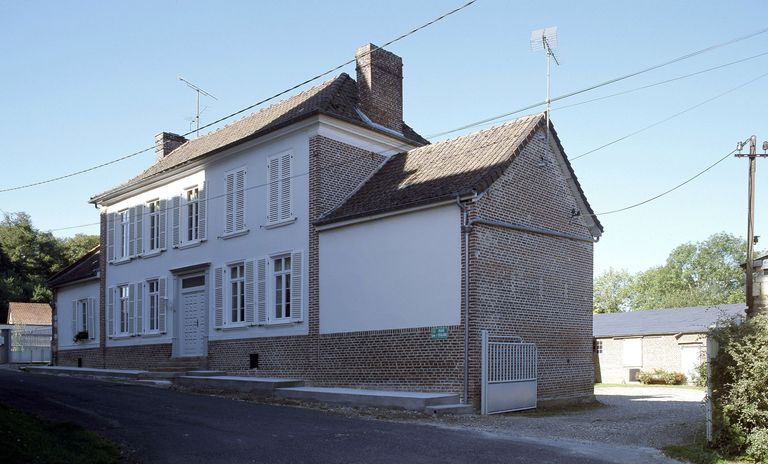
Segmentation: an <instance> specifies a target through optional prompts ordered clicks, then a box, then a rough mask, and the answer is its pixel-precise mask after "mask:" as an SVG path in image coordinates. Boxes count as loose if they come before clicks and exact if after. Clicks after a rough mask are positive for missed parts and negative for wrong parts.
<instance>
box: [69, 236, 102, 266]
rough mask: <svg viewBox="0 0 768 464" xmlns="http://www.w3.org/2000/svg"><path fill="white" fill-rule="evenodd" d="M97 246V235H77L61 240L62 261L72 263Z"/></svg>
mask: <svg viewBox="0 0 768 464" xmlns="http://www.w3.org/2000/svg"><path fill="white" fill-rule="evenodd" d="M98 244H99V236H98V235H86V234H77V235H75V236H74V237H69V238H65V239H63V240H62V246H63V248H64V250H63V251H64V260H65V261H66V262H67V263H74V262H75V261H77V260H78V259H80V258H81V257H82V256H83V255H84V254H86V253H88V252H89V251H91V250H92V249H93V248H94V247H96V246H97V245H98Z"/></svg>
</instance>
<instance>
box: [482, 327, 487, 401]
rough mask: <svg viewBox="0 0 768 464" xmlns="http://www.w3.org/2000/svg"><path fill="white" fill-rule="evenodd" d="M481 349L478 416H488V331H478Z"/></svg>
mask: <svg viewBox="0 0 768 464" xmlns="http://www.w3.org/2000/svg"><path fill="white" fill-rule="evenodd" d="M480 334H481V338H482V347H481V351H480V353H481V354H480V414H482V415H484V416H485V415H487V414H488V331H487V330H482V331H480Z"/></svg>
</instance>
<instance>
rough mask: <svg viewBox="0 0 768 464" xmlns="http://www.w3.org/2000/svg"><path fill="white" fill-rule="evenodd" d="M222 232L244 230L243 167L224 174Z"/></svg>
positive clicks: (229, 232) (228, 232)
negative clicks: (224, 191) (224, 193)
mask: <svg viewBox="0 0 768 464" xmlns="http://www.w3.org/2000/svg"><path fill="white" fill-rule="evenodd" d="M225 185H226V195H225V213H224V233H225V234H233V233H236V232H242V231H244V230H245V169H238V170H237V171H233V172H229V173H227V176H226V181H225Z"/></svg>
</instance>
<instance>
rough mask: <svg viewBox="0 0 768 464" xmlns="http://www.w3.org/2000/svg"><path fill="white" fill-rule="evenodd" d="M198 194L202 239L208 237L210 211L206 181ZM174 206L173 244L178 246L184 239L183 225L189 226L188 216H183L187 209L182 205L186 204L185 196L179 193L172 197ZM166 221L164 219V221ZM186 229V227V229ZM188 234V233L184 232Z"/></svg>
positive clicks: (172, 213)
mask: <svg viewBox="0 0 768 464" xmlns="http://www.w3.org/2000/svg"><path fill="white" fill-rule="evenodd" d="M197 195H198V209H197V211H198V227H199V230H198V239H200V240H206V239H207V229H208V227H207V222H208V218H207V215H208V214H207V213H208V193H207V192H206V189H205V182H203V183H202V185H200V186H199V187H198V189H197ZM171 201H172V204H171V205H172V207H171V216H172V217H171V227H172V229H173V230H172V232H171V245H172V246H173V247H178V246H179V245H180V244H181V242H182V241H183V240H182V227H187V222H186V217H182V215H183V214H184V213H185V209H184V208H182V206H186V201H183V198H182V197H181V196H180V195H177V196H175V197H173V198H172V200H171ZM164 222H165V221H163V223H164ZM184 230H186V229H184ZM184 236H186V234H184ZM162 242H163V245H164V244H165V238H163V241H162Z"/></svg>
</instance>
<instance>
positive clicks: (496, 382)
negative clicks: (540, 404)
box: [480, 330, 538, 414]
mask: <svg viewBox="0 0 768 464" xmlns="http://www.w3.org/2000/svg"><path fill="white" fill-rule="evenodd" d="M481 376H482V378H481V388H482V391H481V397H480V409H481V412H482V414H496V413H500V412H509V411H520V410H523V409H533V408H535V407H536V401H537V396H536V389H537V387H538V352H537V349H536V345H535V344H533V343H523V341H522V339H520V338H519V337H492V336H490V335H489V334H488V331H487V330H483V331H482V359H481Z"/></svg>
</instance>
